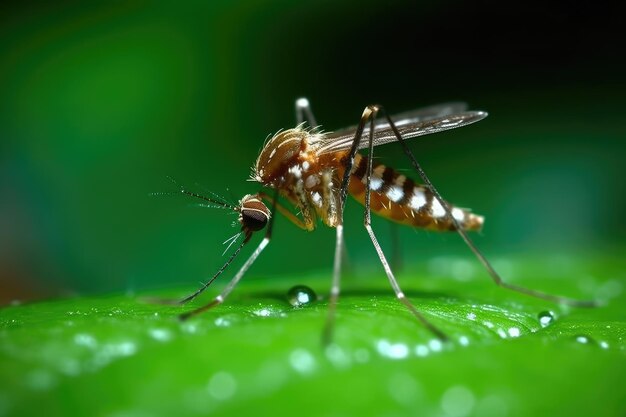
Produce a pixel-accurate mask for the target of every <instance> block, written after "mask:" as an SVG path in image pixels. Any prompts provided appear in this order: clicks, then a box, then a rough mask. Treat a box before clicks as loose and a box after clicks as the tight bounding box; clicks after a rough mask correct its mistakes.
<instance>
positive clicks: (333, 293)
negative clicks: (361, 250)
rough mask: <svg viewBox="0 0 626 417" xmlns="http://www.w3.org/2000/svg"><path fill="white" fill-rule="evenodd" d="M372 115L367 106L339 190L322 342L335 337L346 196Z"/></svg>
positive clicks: (325, 343)
mask: <svg viewBox="0 0 626 417" xmlns="http://www.w3.org/2000/svg"><path fill="white" fill-rule="evenodd" d="M370 115H371V111H370V109H369V107H368V108H366V109H365V110H364V111H363V115H362V116H361V121H360V122H359V126H358V127H357V130H356V133H355V134H354V141H353V142H352V147H351V148H350V153H349V154H348V158H347V159H346V160H345V172H344V175H343V178H342V181H341V188H340V190H339V204H338V205H339V207H338V210H339V212H338V216H337V227H336V232H337V238H336V240H335V261H334V263H333V281H332V287H331V290H330V296H329V297H328V315H327V317H326V324H325V325H324V331H323V332H322V344H324V345H328V344H329V343H330V342H332V339H333V330H334V326H335V310H336V309H337V300H338V299H339V292H340V283H341V260H342V257H343V249H344V241H343V211H344V208H345V205H346V197H347V195H348V184H349V183H350V172H351V171H352V165H353V164H354V156H355V155H356V152H357V150H358V149H359V142H360V141H361V136H362V135H363V130H364V129H365V123H366V122H367V120H368V118H369V117H370Z"/></svg>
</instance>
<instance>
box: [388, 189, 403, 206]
mask: <svg viewBox="0 0 626 417" xmlns="http://www.w3.org/2000/svg"><path fill="white" fill-rule="evenodd" d="M402 197H404V192H403V191H402V187H398V186H397V185H392V186H391V188H389V190H388V191H387V198H388V199H390V200H391V201H393V202H394V203H397V202H398V201H400V200H402Z"/></svg>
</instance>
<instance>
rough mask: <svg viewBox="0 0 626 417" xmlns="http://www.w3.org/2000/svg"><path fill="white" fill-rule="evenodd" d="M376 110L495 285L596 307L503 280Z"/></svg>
mask: <svg viewBox="0 0 626 417" xmlns="http://www.w3.org/2000/svg"><path fill="white" fill-rule="evenodd" d="M378 110H379V111H380V112H382V113H383V114H384V116H385V118H386V119H387V122H388V123H389V126H391V128H392V130H393V133H394V135H395V136H396V139H397V140H398V142H400V145H402V149H403V150H404V153H405V154H406V155H407V157H408V158H409V160H410V161H411V164H412V165H413V168H415V170H416V171H417V173H418V174H419V176H420V177H421V179H422V181H424V184H425V185H426V186H427V187H428V188H429V189H430V191H432V193H433V195H434V196H435V197H436V198H437V200H438V201H439V203H441V205H442V206H443V208H444V209H445V211H446V216H447V217H448V218H449V219H450V220H451V221H452V223H453V224H454V228H455V229H456V231H457V232H458V233H459V235H460V236H461V238H462V239H463V241H464V242H465V244H466V245H467V246H468V247H469V248H470V250H471V251H472V253H473V254H474V255H475V256H476V258H478V260H479V261H480V263H481V264H482V265H483V267H485V269H486V270H487V272H488V273H489V275H490V276H491V279H492V280H493V282H495V283H496V285H498V286H500V287H503V288H508V289H509V290H512V291H516V292H519V293H521V294H526V295H529V296H532V297H536V298H541V299H543V300H548V301H552V302H556V303H560V304H566V305H570V306H574V307H597V306H598V303H597V302H595V301H590V300H575V299H572V298H568V297H563V296H559V295H552V294H548V293H544V292H542V291H537V290H533V289H530V288H525V287H521V286H519V285H514V284H509V283H507V282H504V281H503V280H502V277H500V274H498V272H496V270H495V269H494V268H493V266H491V263H490V262H489V261H488V260H487V258H486V257H485V256H484V255H483V253H482V252H481V251H480V250H479V249H478V247H477V246H476V244H475V243H474V242H473V241H472V239H471V238H470V237H469V235H468V234H467V232H466V231H465V229H463V227H462V226H461V225H460V224H459V222H458V221H457V219H456V218H455V217H454V216H453V215H452V211H451V209H450V206H449V205H448V203H447V202H446V201H445V200H444V199H443V198H442V197H441V194H439V191H437V189H436V188H435V186H434V185H433V183H432V182H431V181H430V178H428V176H427V175H426V172H424V169H423V168H422V166H421V165H420V164H419V162H417V159H416V158H415V156H414V155H413V152H411V150H410V149H409V147H408V146H407V144H406V142H405V140H404V138H403V137H402V135H401V134H400V132H399V131H398V129H397V127H396V125H395V124H394V123H393V121H392V120H391V117H389V115H388V114H387V112H386V111H385V110H384V109H383V108H382V107H379V108H378ZM371 146H372V145H371V143H370V152H371ZM368 194H369V187H368Z"/></svg>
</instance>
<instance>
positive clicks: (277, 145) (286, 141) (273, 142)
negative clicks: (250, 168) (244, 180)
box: [253, 127, 311, 185]
mask: <svg viewBox="0 0 626 417" xmlns="http://www.w3.org/2000/svg"><path fill="white" fill-rule="evenodd" d="M310 136H311V133H310V132H308V131H307V130H305V129H302V128H301V127H296V128H294V129H288V130H283V131H281V132H278V133H277V134H275V135H274V136H273V137H272V138H271V139H270V140H269V141H268V142H267V143H266V144H265V146H264V147H263V150H261V153H260V154H259V158H258V159H257V161H256V164H255V166H254V173H253V179H254V180H256V181H258V182H260V183H261V184H265V185H270V184H272V185H276V184H278V183H280V182H281V180H282V179H283V178H284V177H285V175H286V174H287V172H288V171H289V170H290V169H293V167H297V166H299V165H301V164H302V163H303V161H307V160H308V159H309V158H310V156H311V152H310V151H309V149H308V148H309V144H308V139H309V137H310Z"/></svg>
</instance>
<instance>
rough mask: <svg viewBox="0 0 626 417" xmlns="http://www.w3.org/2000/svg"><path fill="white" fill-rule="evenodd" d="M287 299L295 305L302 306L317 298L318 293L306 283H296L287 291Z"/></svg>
mask: <svg viewBox="0 0 626 417" xmlns="http://www.w3.org/2000/svg"><path fill="white" fill-rule="evenodd" d="M287 300H288V301H289V304H291V305H292V306H294V307H302V306H306V305H308V304H311V303H312V302H314V301H315V300H317V294H315V291H313V289H311V288H310V287H307V286H306V285H296V286H295V287H291V288H290V289H289V291H287Z"/></svg>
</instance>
